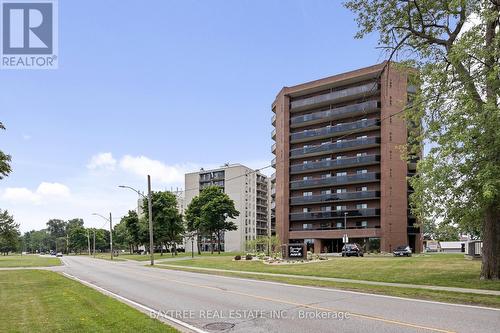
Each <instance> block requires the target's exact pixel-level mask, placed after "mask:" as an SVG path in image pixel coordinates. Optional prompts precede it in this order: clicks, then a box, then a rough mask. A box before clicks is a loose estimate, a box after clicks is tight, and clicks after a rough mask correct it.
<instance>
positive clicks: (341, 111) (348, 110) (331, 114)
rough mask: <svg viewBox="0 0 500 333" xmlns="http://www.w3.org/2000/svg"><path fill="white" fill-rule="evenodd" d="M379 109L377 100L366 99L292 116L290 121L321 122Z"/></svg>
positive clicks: (297, 123)
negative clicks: (360, 101) (356, 102)
mask: <svg viewBox="0 0 500 333" xmlns="http://www.w3.org/2000/svg"><path fill="white" fill-rule="evenodd" d="M378 109H379V104H378V101H376V100H373V101H366V102H362V103H358V104H352V105H346V106H341V107H338V108H333V109H329V110H323V111H318V112H313V113H308V114H305V115H302V116H297V117H292V118H291V119H290V123H291V124H292V127H294V125H296V126H297V125H301V126H304V125H307V124H310V123H314V122H322V121H328V120H334V119H340V118H345V117H353V116H356V115H364V114H368V113H370V112H373V111H377V110H378Z"/></svg>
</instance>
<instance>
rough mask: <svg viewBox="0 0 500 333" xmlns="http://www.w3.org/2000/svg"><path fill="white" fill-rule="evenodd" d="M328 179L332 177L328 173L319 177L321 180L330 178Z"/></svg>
mask: <svg viewBox="0 0 500 333" xmlns="http://www.w3.org/2000/svg"><path fill="white" fill-rule="evenodd" d="M330 177H332V174H330V173H325V174H322V175H321V178H322V179H325V178H330Z"/></svg>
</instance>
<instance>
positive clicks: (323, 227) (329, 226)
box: [289, 223, 380, 231]
mask: <svg viewBox="0 0 500 333" xmlns="http://www.w3.org/2000/svg"><path fill="white" fill-rule="evenodd" d="M345 229H347V230H352V229H380V226H379V225H375V226H373V227H371V226H366V227H362V226H359V227H358V226H356V227H347V228H344V227H343V226H342V227H337V226H336V225H333V224H331V223H327V224H325V225H319V226H312V227H311V228H304V227H302V228H300V227H290V229H289V230H290V231H309V230H313V231H314V230H345Z"/></svg>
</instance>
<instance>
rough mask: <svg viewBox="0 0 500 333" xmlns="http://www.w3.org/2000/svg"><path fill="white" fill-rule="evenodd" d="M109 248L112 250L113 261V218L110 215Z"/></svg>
mask: <svg viewBox="0 0 500 333" xmlns="http://www.w3.org/2000/svg"><path fill="white" fill-rule="evenodd" d="M109 247H110V250H111V260H113V218H112V217H111V212H110V213H109Z"/></svg>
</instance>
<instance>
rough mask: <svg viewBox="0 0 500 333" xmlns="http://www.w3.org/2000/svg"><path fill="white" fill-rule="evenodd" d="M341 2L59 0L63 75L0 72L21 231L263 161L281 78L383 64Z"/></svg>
mask: <svg viewBox="0 0 500 333" xmlns="http://www.w3.org/2000/svg"><path fill="white" fill-rule="evenodd" d="M355 31H356V25H355V22H354V20H353V16H352V14H351V13H350V12H349V11H348V10H346V9H344V8H343V7H342V5H341V2H340V1H331V0H324V1H319V0H317V1H305V0H304V1H290V0H287V1H284V0H283V1H277V0H266V1H229V0H227V1H193V0H183V1H180V0H179V1H165V0H163V1H161V0H155V1H154V0H143V1H137V0H135V1H128V0H106V1H102V0H99V1H98V0H93V1H91V0H85V1H84V0H60V1H59V69H58V70H53V71H45V70H38V71H1V72H0V77H1V80H0V91H1V99H0V121H2V122H3V123H4V124H5V125H6V127H7V131H5V132H3V133H0V138H1V139H0V149H2V150H4V151H5V152H7V153H9V154H11V155H12V156H13V169H14V172H13V173H12V174H11V175H10V176H9V177H8V178H6V179H4V180H2V181H0V208H2V209H8V210H9V211H10V212H12V213H13V214H14V215H15V217H16V220H17V222H19V223H20V224H21V229H22V230H23V231H26V230H29V229H32V228H37V229H38V228H42V227H44V225H45V222H46V221H47V220H48V219H49V218H51V217H54V218H63V219H68V218H71V217H82V218H84V219H85V222H86V224H87V225H89V226H100V225H101V224H102V223H101V222H102V221H99V220H98V219H96V218H95V217H92V216H91V213H92V212H100V213H107V212H108V211H110V210H111V211H112V212H113V214H114V215H115V216H117V217H119V216H121V215H123V214H125V213H126V211H127V209H131V208H133V207H134V206H135V199H136V197H135V196H134V194H133V193H131V192H130V193H129V192H126V191H123V190H120V189H118V188H117V187H116V186H117V185H119V184H128V185H132V186H136V187H138V188H141V189H145V175H146V174H147V173H148V172H149V173H151V174H152V175H153V183H154V188H156V189H163V188H170V187H171V186H173V187H182V186H183V184H182V183H183V173H184V172H186V171H194V170H196V169H198V168H199V167H201V166H204V167H211V166H218V165H221V164H223V163H225V162H231V163H237V162H239V163H243V164H247V165H249V166H251V167H255V168H256V167H263V166H266V165H268V164H270V163H269V161H270V160H271V159H272V155H271V144H272V141H271V130H272V127H271V116H272V113H271V110H270V105H271V103H272V101H273V100H274V97H275V95H276V93H277V92H278V91H279V90H280V89H281V87H282V86H285V85H294V84H297V83H301V82H304V81H309V80H313V79H318V78H321V77H324V76H328V75H333V74H336V73H340V72H344V71H348V70H352V69H356V68H358V67H364V66H369V65H373V64H375V63H378V62H380V61H382V60H383V58H382V55H381V53H380V51H379V50H377V49H376V40H375V37H374V36H373V37H372V38H367V39H364V40H355V39H354V38H353V36H354V34H355Z"/></svg>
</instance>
